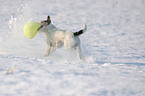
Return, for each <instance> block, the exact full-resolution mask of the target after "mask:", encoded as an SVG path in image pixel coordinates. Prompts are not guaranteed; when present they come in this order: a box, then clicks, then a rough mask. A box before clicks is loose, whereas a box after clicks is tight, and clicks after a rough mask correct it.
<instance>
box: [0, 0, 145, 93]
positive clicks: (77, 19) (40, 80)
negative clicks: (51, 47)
mask: <svg viewBox="0 0 145 96" xmlns="http://www.w3.org/2000/svg"><path fill="white" fill-rule="evenodd" d="M0 9H1V11H0V22H1V23H0V29H1V30H0V96H144V95H145V1H144V0H0ZM47 15H50V16H51V20H52V23H53V24H54V25H55V26H57V27H58V28H60V29H66V30H70V31H74V32H75V31H78V30H79V29H81V28H82V26H83V24H85V23H86V24H87V26H88V30H87V32H86V33H85V34H83V35H81V36H80V39H81V47H82V51H83V53H84V56H85V60H84V61H80V60H78V59H77V57H76V54H75V52H66V51H65V50H64V49H63V48H60V49H58V50H57V51H56V52H55V53H54V54H53V55H52V56H50V57H45V56H44V54H45V44H46V38H45V35H44V34H40V33H38V34H37V35H36V36H35V38H34V39H32V40H29V39H27V38H26V37H25V36H24V33H23V26H24V24H25V23H26V22H27V21H28V20H30V19H33V20H34V21H37V22H40V21H41V20H45V19H46V17H47Z"/></svg>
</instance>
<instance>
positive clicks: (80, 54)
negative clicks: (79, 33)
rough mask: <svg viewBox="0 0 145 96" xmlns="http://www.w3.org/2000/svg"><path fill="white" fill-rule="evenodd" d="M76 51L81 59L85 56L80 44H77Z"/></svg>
mask: <svg viewBox="0 0 145 96" xmlns="http://www.w3.org/2000/svg"><path fill="white" fill-rule="evenodd" d="M76 53H77V56H78V58H79V59H83V56H82V52H81V49H80V46H77V47H76Z"/></svg>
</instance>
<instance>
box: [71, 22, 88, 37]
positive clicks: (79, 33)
mask: <svg viewBox="0 0 145 96" xmlns="http://www.w3.org/2000/svg"><path fill="white" fill-rule="evenodd" d="M86 30H87V25H86V24H84V25H83V29H82V30H80V31H78V32H75V33H74V36H79V35H81V34H83V33H84V32H86Z"/></svg>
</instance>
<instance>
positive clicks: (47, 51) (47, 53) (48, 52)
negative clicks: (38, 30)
mask: <svg viewBox="0 0 145 96" xmlns="http://www.w3.org/2000/svg"><path fill="white" fill-rule="evenodd" d="M50 52H51V46H50V45H48V44H47V45H46V54H45V56H49V55H50Z"/></svg>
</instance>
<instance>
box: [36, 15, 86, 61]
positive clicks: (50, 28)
mask: <svg viewBox="0 0 145 96" xmlns="http://www.w3.org/2000/svg"><path fill="white" fill-rule="evenodd" d="M86 30H87V25H86V24H84V25H83V29H81V30H80V31H78V32H71V31H66V30H61V29H58V28H57V27H55V26H54V25H53V24H51V19H50V16H48V17H47V20H45V21H41V27H40V28H38V31H39V32H40V33H45V35H46V37H47V43H46V56H49V55H51V54H52V53H53V52H54V51H55V50H56V49H57V48H60V47H62V46H64V48H65V49H66V50H76V53H77V56H78V58H79V59H83V55H82V52H81V48H80V39H79V36H80V35H81V34H83V33H84V32H85V31H86Z"/></svg>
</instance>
